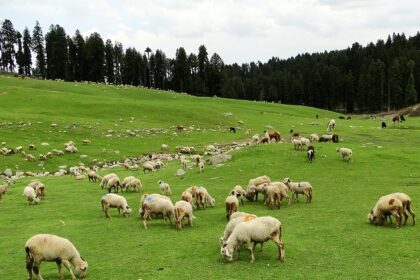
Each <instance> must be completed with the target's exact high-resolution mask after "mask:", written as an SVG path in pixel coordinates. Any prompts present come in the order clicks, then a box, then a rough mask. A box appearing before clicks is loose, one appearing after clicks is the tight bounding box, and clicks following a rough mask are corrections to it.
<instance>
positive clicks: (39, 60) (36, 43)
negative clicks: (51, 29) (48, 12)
mask: <svg viewBox="0 0 420 280" xmlns="http://www.w3.org/2000/svg"><path fill="white" fill-rule="evenodd" d="M32 50H33V51H34V52H35V53H36V73H37V76H40V77H42V78H45V77H46V73H45V50H44V35H43V33H42V28H41V26H40V25H39V22H38V21H37V22H36V24H35V27H34V30H33V33H32Z"/></svg>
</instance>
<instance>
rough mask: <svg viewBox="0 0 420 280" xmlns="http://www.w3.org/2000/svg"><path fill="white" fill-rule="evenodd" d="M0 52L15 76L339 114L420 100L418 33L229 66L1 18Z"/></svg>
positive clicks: (1, 64)
mask: <svg viewBox="0 0 420 280" xmlns="http://www.w3.org/2000/svg"><path fill="white" fill-rule="evenodd" d="M146 45H147V42H146ZM0 55H1V56H0V70H1V71H3V72H11V73H16V74H19V75H22V77H23V76H32V77H36V78H40V79H52V80H54V79H60V80H65V81H78V82H82V81H89V82H105V83H109V84H117V85H119V84H125V85H133V86H143V87H150V88H157V89H162V90H173V91H177V92H185V93H188V94H191V95H196V96H217V97H224V98H234V99H246V100H258V101H266V102H278V103H284V104H297V105H305V106H313V107H317V108H323V109H328V110H334V111H339V112H345V113H374V112H380V111H386V110H388V111H389V110H396V109H399V108H402V107H406V106H410V105H413V104H415V103H417V102H418V100H419V97H420V95H419V93H420V91H419V89H420V33H419V32H417V34H415V35H414V36H410V37H408V38H407V37H406V35H405V34H404V33H393V34H390V35H389V36H388V37H387V38H386V39H385V40H384V39H378V40H377V41H376V43H373V42H371V43H369V44H367V45H366V46H362V45H360V44H359V43H357V42H355V43H353V44H352V46H349V47H348V48H346V49H343V50H331V51H325V52H322V53H321V52H320V53H312V54H310V53H304V54H298V55H296V56H295V57H290V58H287V59H282V58H279V57H276V56H273V57H272V58H271V59H269V60H268V61H267V62H260V61H258V62H250V63H243V64H240V65H239V64H237V63H233V64H230V65H229V64H225V63H224V62H223V59H222V58H221V57H220V55H218V54H217V53H213V54H211V55H210V54H209V53H208V51H207V48H206V47H205V45H201V46H199V48H198V52H197V53H190V54H188V53H187V52H186V50H185V49H184V48H183V47H179V48H177V49H176V53H175V56H174V58H171V57H169V56H167V55H166V54H165V53H164V52H163V51H162V50H159V49H157V50H152V49H150V48H149V47H147V48H146V49H145V50H144V51H142V50H137V49H136V48H134V47H128V48H125V47H124V46H123V45H122V44H121V43H120V42H112V41H111V40H109V39H107V40H105V39H103V38H102V36H101V35H100V34H99V33H97V32H94V33H92V34H90V35H89V36H87V37H83V35H82V34H81V32H80V31H79V30H76V32H75V33H74V34H73V35H70V34H67V33H66V31H65V30H64V28H63V27H62V26H60V25H58V24H56V25H51V26H50V28H49V30H48V31H47V32H46V33H45V35H44V32H43V30H42V28H41V25H40V24H39V22H36V24H35V26H34V27H33V29H32V30H29V28H28V27H26V28H25V29H24V30H23V31H22V32H20V31H18V30H15V28H14V26H13V23H12V22H11V21H10V20H8V19H5V20H3V21H2V22H1V29H0ZM280 55H281V54H280Z"/></svg>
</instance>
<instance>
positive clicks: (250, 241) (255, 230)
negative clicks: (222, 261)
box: [220, 216, 286, 263]
mask: <svg viewBox="0 0 420 280" xmlns="http://www.w3.org/2000/svg"><path fill="white" fill-rule="evenodd" d="M267 240H273V242H274V243H276V245H277V248H278V251H279V256H278V259H279V260H280V261H282V262H283V261H284V260H285V258H286V256H285V250H284V244H283V242H282V241H281V223H280V221H279V220H278V219H276V218H273V217H270V216H266V217H257V218H255V219H253V220H250V221H248V222H242V223H239V224H238V225H237V226H236V227H235V228H234V230H233V232H232V234H231V235H230V236H229V238H228V239H227V240H226V242H225V243H224V244H223V247H222V248H221V249H220V252H221V254H222V256H223V257H224V258H226V259H227V260H228V261H233V254H234V253H235V251H237V250H238V249H239V248H240V247H241V245H242V244H244V243H245V244H246V245H247V247H248V250H249V252H250V255H251V260H250V262H251V263H252V262H254V261H255V257H254V247H255V243H264V242H266V241H267ZM238 257H239V256H238Z"/></svg>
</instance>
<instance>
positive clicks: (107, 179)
mask: <svg viewBox="0 0 420 280" xmlns="http://www.w3.org/2000/svg"><path fill="white" fill-rule="evenodd" d="M112 177H118V176H117V174H115V173H109V174H106V175H105V176H104V177H103V178H102V180H101V183H100V186H101V188H102V189H103V188H104V187H106V186H107V185H108V181H109V179H111V178H112Z"/></svg>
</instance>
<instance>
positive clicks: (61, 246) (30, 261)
mask: <svg viewBox="0 0 420 280" xmlns="http://www.w3.org/2000/svg"><path fill="white" fill-rule="evenodd" d="M25 252H26V270H27V271H28V279H29V280H31V279H32V271H33V272H34V273H35V275H36V276H37V277H38V279H39V280H42V279H43V278H42V276H41V272H40V269H39V267H40V265H41V263H42V262H43V261H46V262H56V263H57V269H58V274H59V276H60V279H64V275H63V273H62V271H61V264H62V263H63V264H64V266H65V267H66V268H67V269H68V270H69V272H70V275H71V278H72V279H76V276H75V275H74V273H73V269H72V266H73V268H74V269H75V270H76V274H77V275H78V276H79V277H80V278H84V277H85V276H86V273H87V269H88V263H87V262H86V261H85V260H84V259H83V258H82V257H81V256H80V254H79V252H78V251H77V249H76V247H74V245H73V243H71V242H70V241H69V240H68V239H66V238H62V237H59V236H57V235H52V234H37V235H34V236H32V237H31V238H29V239H28V241H26V244H25Z"/></svg>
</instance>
